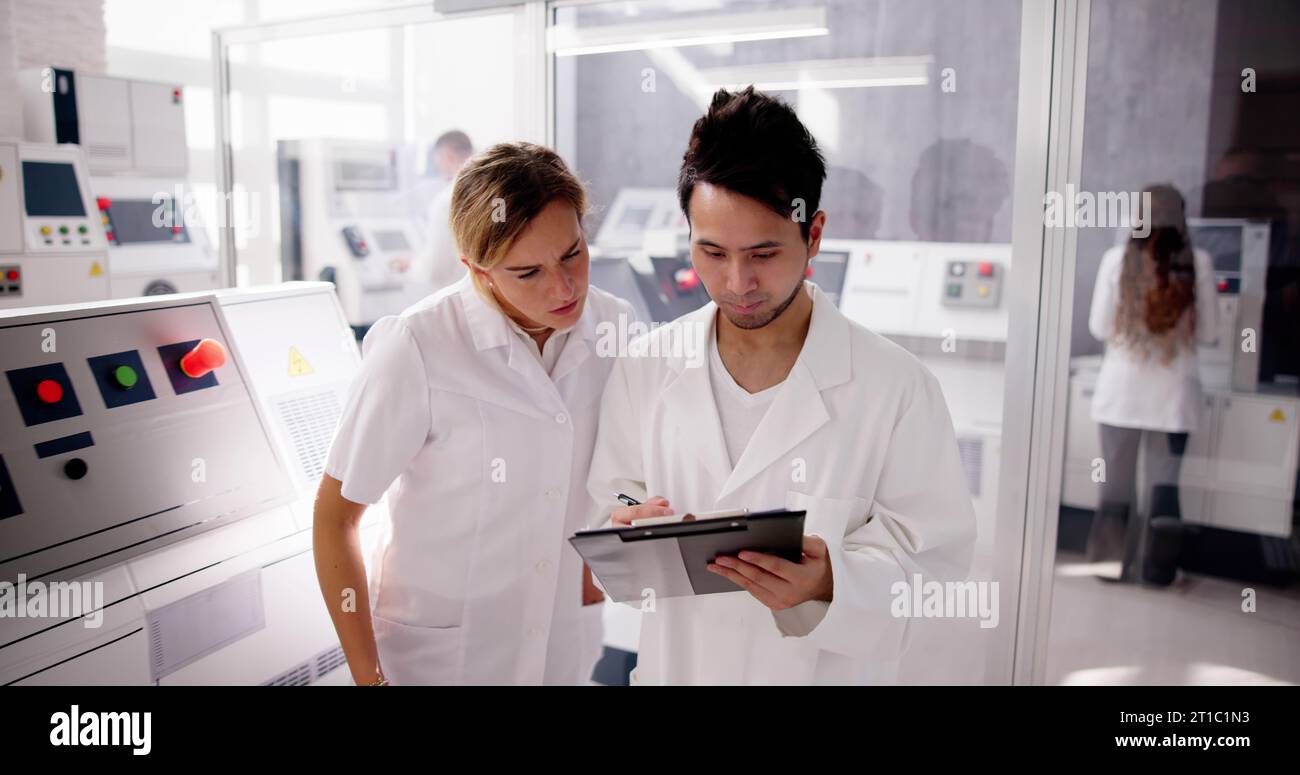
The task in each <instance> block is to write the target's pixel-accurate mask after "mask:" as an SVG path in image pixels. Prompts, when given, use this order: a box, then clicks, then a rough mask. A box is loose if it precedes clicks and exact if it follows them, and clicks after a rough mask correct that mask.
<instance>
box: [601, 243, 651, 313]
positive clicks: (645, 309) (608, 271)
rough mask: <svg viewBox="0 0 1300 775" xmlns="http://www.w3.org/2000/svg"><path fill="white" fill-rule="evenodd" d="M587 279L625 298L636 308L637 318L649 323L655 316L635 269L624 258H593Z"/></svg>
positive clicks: (603, 289)
mask: <svg viewBox="0 0 1300 775" xmlns="http://www.w3.org/2000/svg"><path fill="white" fill-rule="evenodd" d="M588 281H589V282H590V283H591V284H592V285H594V286H596V287H597V288H599V289H601V290H602V291H608V292H609V293H612V294H614V295H615V296H618V297H619V298H622V299H625V300H626V301H627V302H628V303H630V304H631V305H632V308H633V309H634V310H636V314H637V318H638V319H639V320H641V321H642V322H644V323H650V322H652V321H654V320H655V319H656V318H655V316H654V315H653V314H652V313H651V311H650V308H649V305H648V304H647V303H646V299H645V295H644V294H643V293H642V292H641V285H640V284H639V283H638V282H637V278H636V270H635V269H633V268H632V265H631V264H629V263H628V262H627V259H626V258H594V259H592V260H591V265H590V269H589V271H588Z"/></svg>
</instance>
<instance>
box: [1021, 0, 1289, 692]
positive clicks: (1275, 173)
mask: <svg viewBox="0 0 1300 775" xmlns="http://www.w3.org/2000/svg"><path fill="white" fill-rule="evenodd" d="M1090 25H1091V28H1090V33H1089V52H1090V53H1089V59H1088V73H1087V112H1086V114H1085V118H1084V136H1083V173H1082V180H1081V189H1082V190H1084V191H1086V192H1089V193H1090V194H1091V195H1094V196H1095V197H1097V200H1096V201H1102V198H1103V197H1117V196H1121V195H1122V196H1125V197H1128V196H1130V195H1131V196H1136V195H1137V194H1138V193H1140V192H1143V191H1146V192H1147V193H1149V194H1150V200H1149V205H1148V206H1149V210H1148V212H1147V213H1146V215H1148V216H1149V217H1150V222H1149V223H1146V224H1144V223H1142V222H1140V221H1137V222H1134V221H1133V220H1131V219H1123V220H1122V222H1118V223H1112V222H1099V223H1096V224H1094V227H1093V228H1080V229H1079V230H1078V248H1077V265H1076V275H1075V299H1074V327H1073V332H1072V348H1071V355H1072V359H1071V378H1070V390H1069V412H1068V420H1067V431H1066V441H1065V444H1066V448H1065V456H1064V457H1065V469H1064V475H1063V476H1064V478H1063V481H1062V488H1061V493H1062V498H1061V500H1062V504H1061V511H1060V522H1059V530H1058V542H1057V544H1058V545H1057V558H1056V559H1057V563H1056V577H1055V583H1054V587H1053V600H1052V612H1051V626H1050V636H1049V642H1048V651H1047V655H1046V674H1045V680H1046V681H1048V682H1050V683H1114V682H1118V683H1143V684H1149V683H1236V682H1269V683H1295V682H1297V681H1300V593H1298V592H1297V585H1296V584H1295V582H1296V581H1297V580H1298V578H1300V575H1298V574H1300V570H1298V569H1300V551H1298V550H1297V542H1296V531H1295V524H1296V515H1297V509H1296V476H1297V445H1298V444H1300V423H1297V417H1298V416H1300V395H1298V394H1300V391H1298V385H1300V380H1298V375H1300V369H1298V368H1297V363H1300V346H1298V345H1300V340H1298V336H1297V332H1300V305H1298V304H1297V293H1298V291H1297V288H1298V287H1300V286H1298V285H1297V281H1298V279H1300V271H1298V267H1300V250H1298V249H1297V248H1298V247H1300V240H1298V239H1297V237H1298V236H1300V232H1298V230H1297V226H1300V188H1297V184H1296V182H1295V181H1296V180H1297V178H1296V176H1295V175H1294V174H1293V173H1292V172H1289V171H1288V170H1289V169H1290V168H1291V166H1293V162H1290V161H1288V160H1290V159H1294V158H1295V154H1296V153H1297V151H1300V136H1297V135H1296V133H1295V132H1294V131H1291V130H1289V129H1288V128H1287V127H1288V126H1290V125H1291V124H1293V121H1292V118H1291V117H1292V116H1293V115H1294V114H1295V111H1296V110H1297V108H1300V105H1298V104H1297V102H1296V97H1295V95H1296V93H1297V91H1296V88H1295V87H1296V84H1297V82H1300V57H1298V56H1297V54H1296V51H1295V47H1294V45H1293V41H1294V40H1295V38H1296V36H1297V34H1300V8H1297V7H1296V6H1295V4H1294V3H1284V2H1262V3H1258V4H1241V3H1228V2H1215V1H1214V0H1195V1H1194V2H1185V3H1172V2H1165V1H1163V0H1143V2H1136V3H1134V2H1119V1H1118V0H1097V1H1095V2H1094V3H1093V4H1092V6H1091V21H1090ZM1135 72H1142V73H1146V74H1148V77H1144V78H1140V79H1137V78H1133V73H1135ZM1157 84H1158V85H1157ZM1149 180H1163V181H1168V185H1164V186H1147V187H1146V188H1143V184H1144V183H1145V182H1146V181H1149ZM1135 204H1136V203H1135ZM1143 204H1148V203H1146V202H1144V203H1143ZM1140 211H1141V207H1140V206H1139V207H1138V209H1137V211H1135V212H1139V213H1140ZM1100 214H1101V208H1100V207H1098V208H1097V215H1100ZM1184 222H1185V226H1184V225H1183V224H1184ZM1133 227H1137V229H1136V231H1137V232H1141V231H1143V230H1145V229H1146V228H1147V227H1150V235H1149V236H1148V237H1145V238H1138V239H1134V238H1131V234H1132V233H1134V231H1132V229H1133ZM1098 579H1101V581H1098ZM1116 580H1122V581H1124V582H1129V583H1120V584H1117V583H1114V582H1115V581H1116Z"/></svg>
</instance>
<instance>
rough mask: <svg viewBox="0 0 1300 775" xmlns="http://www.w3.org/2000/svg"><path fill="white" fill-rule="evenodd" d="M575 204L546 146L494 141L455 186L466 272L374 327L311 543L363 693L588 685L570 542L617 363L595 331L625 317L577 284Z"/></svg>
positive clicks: (582, 576)
mask: <svg viewBox="0 0 1300 775" xmlns="http://www.w3.org/2000/svg"><path fill="white" fill-rule="evenodd" d="M585 208H586V197H585V193H584V191H583V188H582V186H581V184H580V183H579V182H578V181H577V180H576V179H575V178H574V176H573V175H572V174H571V173H570V172H569V170H568V169H567V168H566V167H565V165H564V162H563V161H562V160H561V159H560V157H559V156H558V155H556V154H555V153H554V152H553V151H550V150H548V149H546V148H543V147H541V146H537V145H532V144H530V143H511V144H502V145H496V146H493V147H492V148H489V149H488V150H487V151H485V152H484V153H483V154H481V155H479V156H477V157H475V158H474V159H472V160H471V161H470V162H469V163H468V164H467V165H466V166H465V168H464V169H463V170H462V171H461V172H460V174H459V176H458V177H457V178H456V182H455V188H454V190H453V193H452V201H451V217H450V220H451V228H452V233H453V235H454V237H455V239H456V243H457V245H458V247H459V250H460V253H461V260H462V261H463V262H464V263H465V265H466V266H467V267H468V269H469V271H468V273H467V274H466V276H465V277H464V278H463V279H462V280H461V281H460V282H458V283H456V284H454V285H451V286H448V287H447V288H444V289H442V290H441V291H439V292H437V293H435V294H433V295H432V296H430V297H429V298H426V299H424V300H423V301H421V302H419V303H417V304H415V305H414V306H412V307H411V308H409V309H407V310H406V311H404V312H403V313H402V314H401V315H398V316H396V317H387V318H384V319H382V320H380V321H379V322H378V323H376V324H375V326H374V327H373V328H372V329H371V331H370V332H369V334H368V335H367V336H366V340H365V343H364V345H363V352H364V356H365V357H364V361H363V364H362V369H361V373H360V375H359V376H358V377H357V380H356V383H355V384H354V386H353V389H352V395H351V397H350V398H349V400H348V404H347V406H346V408H345V409H344V411H343V416H342V418H341V419H340V422H339V427H338V430H337V432H336V434H335V437H334V443H333V446H332V448H331V450H330V454H329V458H328V460H327V463H326V466H325V471H326V475H325V476H324V477H323V479H322V481H321V485H320V491H319V493H318V495H317V502H316V511H315V536H314V548H315V557H316V570H317V576H318V578H319V580H320V586H321V592H322V594H323V595H324V597H325V603H326V605H327V607H328V608H329V612H330V616H331V617H332V618H333V621H334V626H335V628H336V629H337V631H338V634H339V640H340V642H341V643H342V645H343V650H344V652H345V653H346V654H347V659H348V665H349V667H350V668H351V671H352V676H353V678H354V680H356V682H357V683H358V684H379V685H382V684H384V683H387V682H389V681H391V682H392V683H394V684H417V683H418V684H462V683H475V684H482V683H494V684H496V683H500V684H514V683H519V684H537V683H558V684H571V683H580V682H583V681H586V680H587V679H588V678H589V677H590V675H591V669H592V666H593V665H594V663H595V659H596V657H597V656H598V655H599V615H600V613H599V609H600V606H599V605H595V603H598V602H599V601H600V593H599V592H598V591H596V590H595V588H594V587H593V586H592V585H591V583H590V577H589V574H588V573H587V572H586V569H585V568H584V567H583V566H582V562H581V559H580V558H579V557H578V556H577V554H576V553H575V552H574V551H573V549H572V548H571V547H570V546H569V545H568V542H567V541H566V539H567V538H568V536H570V535H571V534H572V533H573V531H574V530H576V529H578V528H579V527H581V526H582V524H583V522H584V520H585V518H586V516H587V513H588V511H589V508H590V501H589V496H588V495H587V492H586V488H585V486H584V484H585V481H586V476H587V471H588V469H589V466H590V462H591V452H592V447H593V445H594V441H595V434H596V421H597V413H598V409H599V406H600V398H601V393H602V391H603V390H604V386H605V381H606V378H607V377H608V375H609V371H610V368H611V366H612V359H607V358H600V357H597V354H596V347H595V339H596V332H597V326H598V325H599V324H600V323H601V322H602V321H610V322H615V323H616V322H617V320H618V316H619V315H627V316H628V317H629V319H630V318H631V317H632V314H633V313H632V307H631V306H630V305H629V304H628V303H627V302H625V301H623V300H621V299H618V298H616V297H614V296H611V295H610V294H608V293H605V292H603V291H601V290H599V289H597V288H591V287H589V286H588V285H587V269H588V259H589V257H588V252H587V242H586V238H585V236H584V234H583V229H582V216H583V212H584V210H585ZM385 492H387V493H388V509H389V513H390V515H391V524H390V530H389V531H388V532H389V534H388V536H387V537H386V542H385V544H384V545H383V547H382V551H380V552H378V553H377V554H376V558H375V562H374V563H373V568H372V573H371V578H370V579H369V580H367V577H366V570H365V566H364V565H363V562H362V555H361V549H360V541H359V539H358V533H357V526H358V523H359V521H360V519H361V516H362V513H363V512H364V511H365V508H366V504H373V503H376V502H377V501H378V500H379V499H380V498H381V497H382V496H383V495H384V493H385ZM349 600H351V601H355V603H354V606H352V607H349V606H346V605H344V603H345V602H347V601H349ZM351 608H354V609H355V610H351Z"/></svg>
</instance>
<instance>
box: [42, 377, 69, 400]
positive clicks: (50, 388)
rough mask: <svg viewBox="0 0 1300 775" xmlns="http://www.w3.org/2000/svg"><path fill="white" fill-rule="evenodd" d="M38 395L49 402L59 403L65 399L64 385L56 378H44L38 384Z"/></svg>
mask: <svg viewBox="0 0 1300 775" xmlns="http://www.w3.org/2000/svg"><path fill="white" fill-rule="evenodd" d="M36 397H37V398H39V399H41V401H44V402H45V403H47V404H57V403H58V402H60V401H62V400H63V385H60V384H59V383H58V382H57V381H56V380H52V379H43V380H41V381H40V384H38V385H37V386H36Z"/></svg>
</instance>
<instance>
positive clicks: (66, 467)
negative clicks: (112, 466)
mask: <svg viewBox="0 0 1300 775" xmlns="http://www.w3.org/2000/svg"><path fill="white" fill-rule="evenodd" d="M89 470H90V467H89V466H87V465H86V461H84V460H82V459H81V458H79V457H74V458H73V459H71V460H69V461H68V462H66V463H64V464H63V473H65V474H67V475H68V478H69V479H80V478H81V477H83V476H85V475H86V472H87V471H89Z"/></svg>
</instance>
